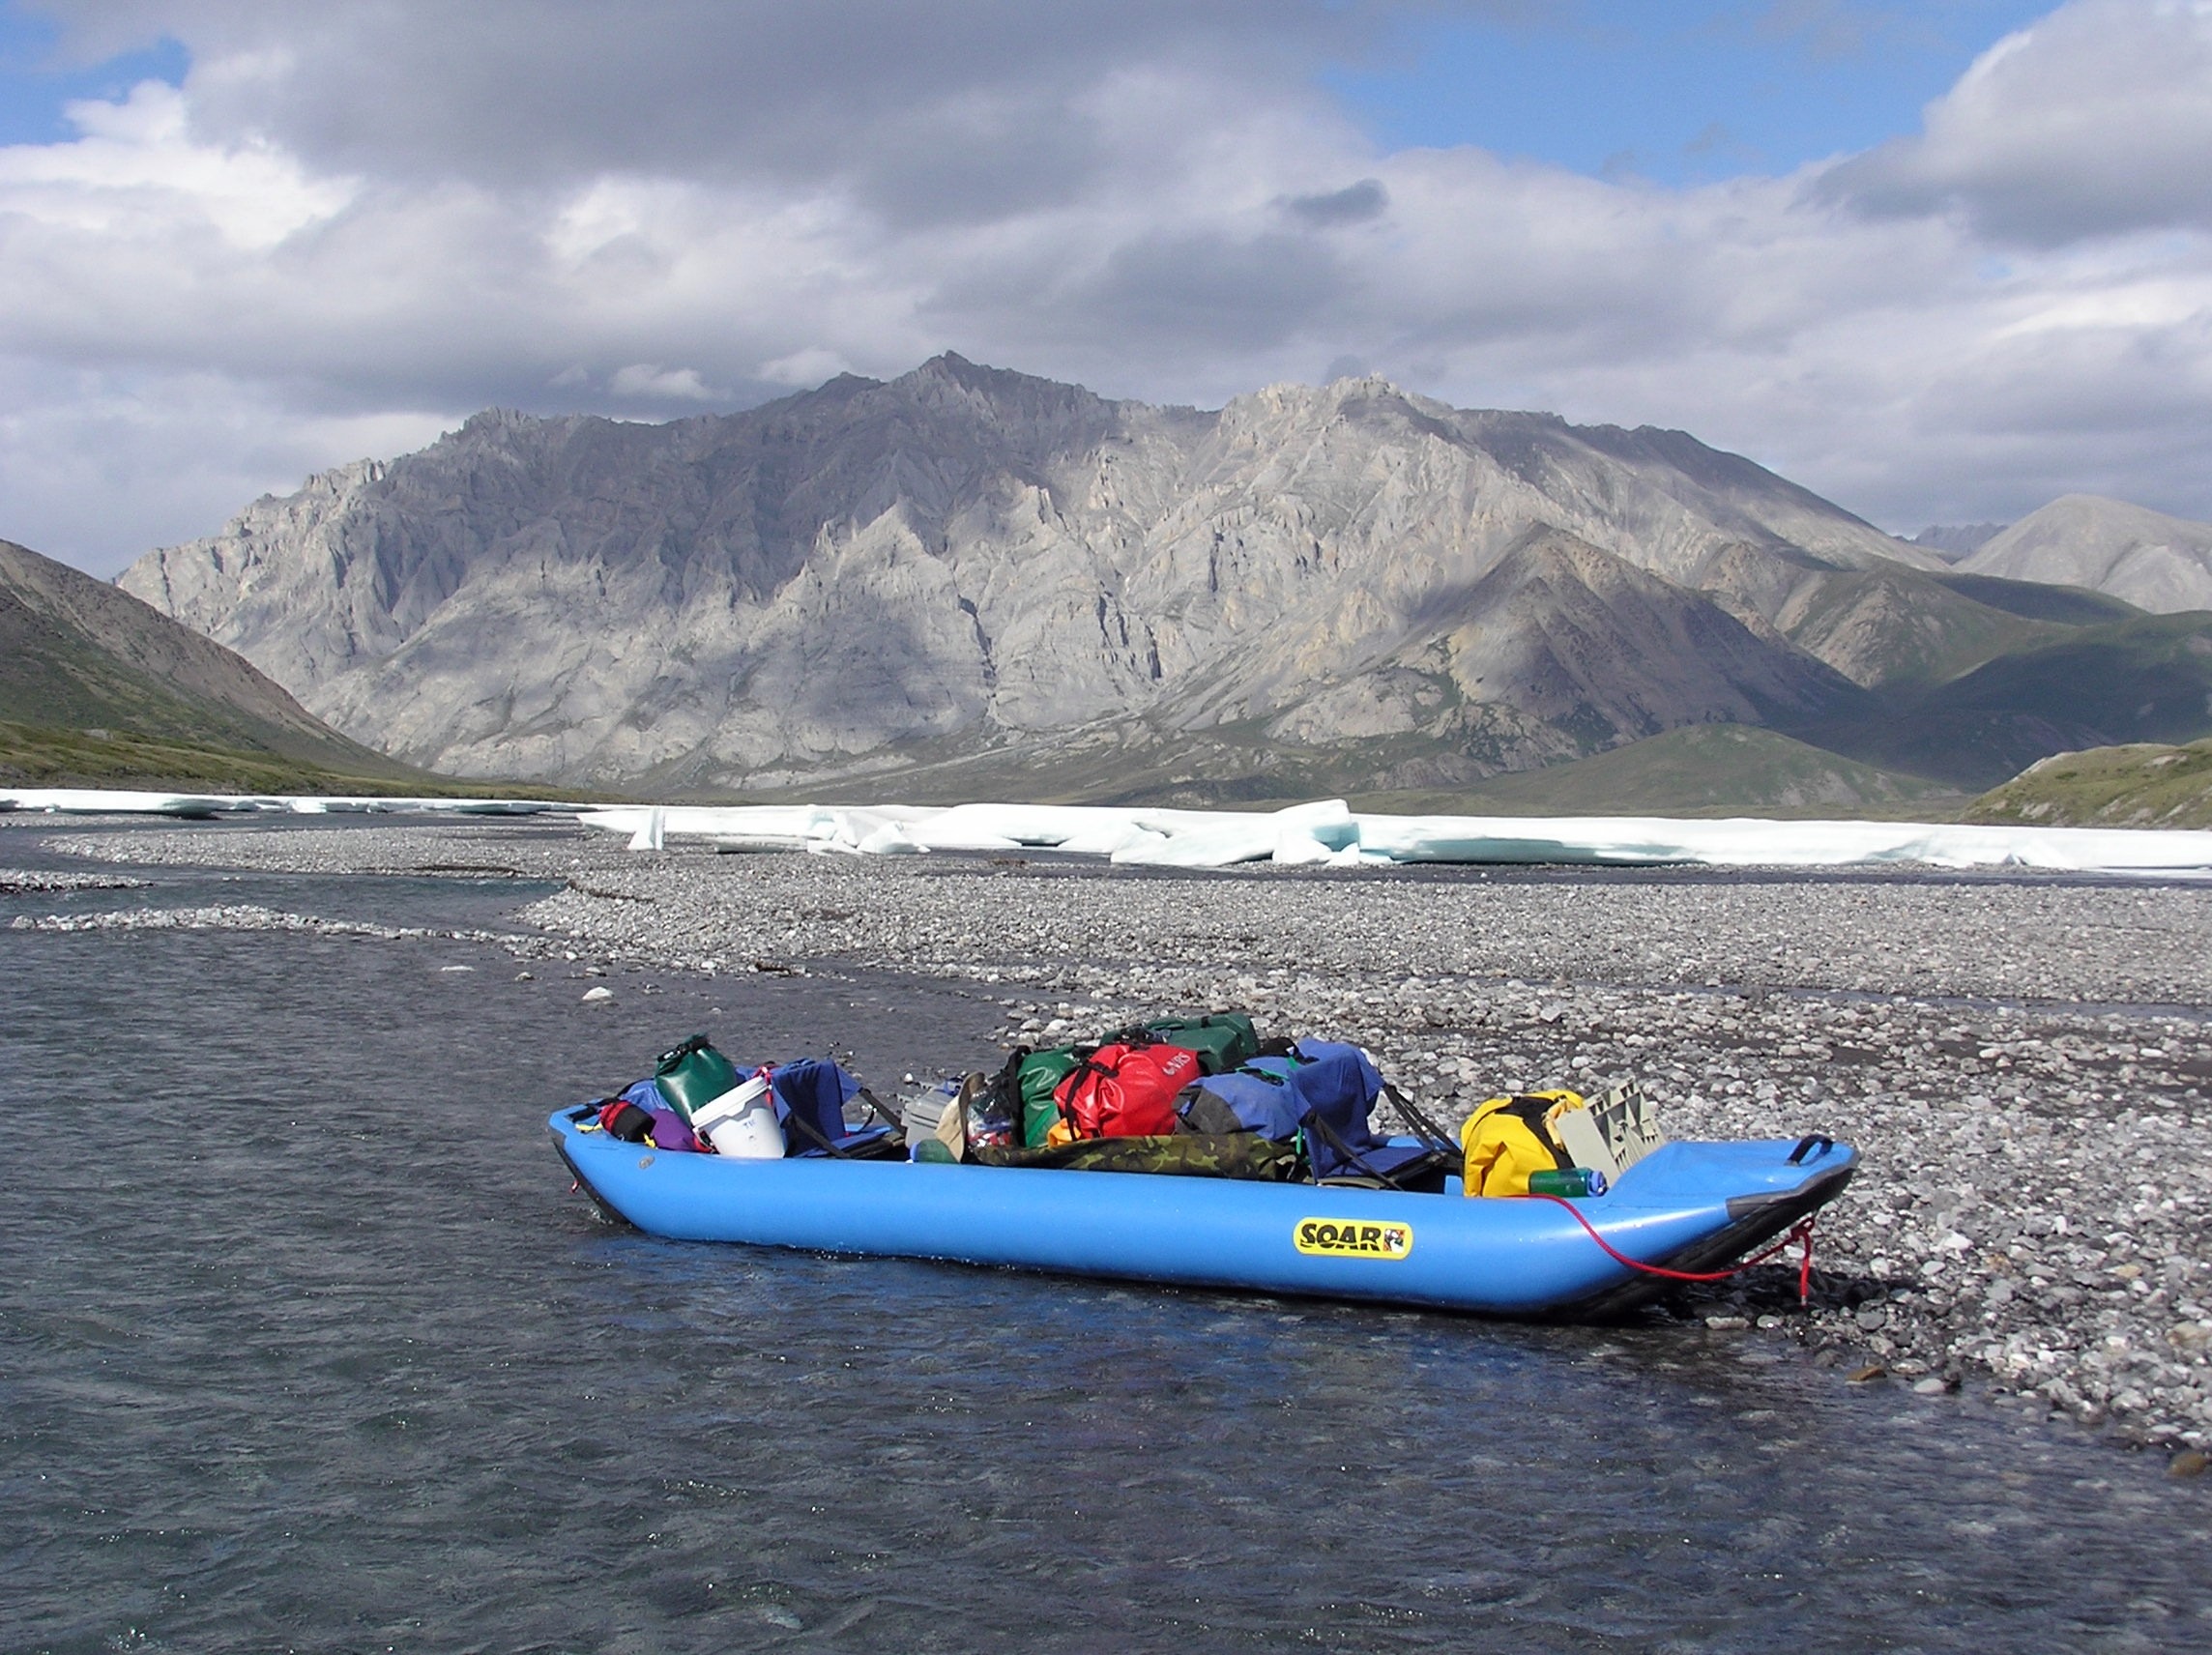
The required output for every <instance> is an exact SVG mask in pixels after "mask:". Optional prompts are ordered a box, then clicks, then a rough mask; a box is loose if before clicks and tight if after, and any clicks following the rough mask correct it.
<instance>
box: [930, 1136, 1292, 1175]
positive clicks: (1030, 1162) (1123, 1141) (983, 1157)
mask: <svg viewBox="0 0 2212 1655" xmlns="http://www.w3.org/2000/svg"><path fill="white" fill-rule="evenodd" d="M968 1158H969V1159H970V1160H971V1161H973V1162H975V1164H976V1165H977V1166H982V1167H1057V1168H1060V1169H1062V1170H1063V1171H1067V1172H1075V1173H1163V1174H1168V1175H1171V1176H1178V1177H1186V1178H1257V1179H1260V1180H1263V1181H1265V1182H1270V1183H1288V1182H1289V1181H1290V1180H1291V1179H1292V1178H1294V1177H1295V1176H1296V1175H1297V1166H1298V1155H1297V1151H1296V1149H1295V1148H1293V1147H1291V1146H1290V1145H1288V1144H1271V1143H1269V1142H1268V1141H1267V1140H1266V1139H1265V1138H1263V1137H1261V1136H1260V1135H1259V1134H1258V1133H1256V1132H1225V1133H1220V1134H1218V1135H1216V1134H1210V1133H1202V1132H1177V1133H1172V1134H1169V1135H1167V1136H1164V1137H1157V1138H1086V1139H1084V1140H1082V1141H1081V1142H1080V1143H1075V1144H1059V1145H1054V1146H1052V1147H1046V1148H1039V1149H995V1148H984V1147H976V1148H974V1149H971V1150H970V1151H969V1152H968Z"/></svg>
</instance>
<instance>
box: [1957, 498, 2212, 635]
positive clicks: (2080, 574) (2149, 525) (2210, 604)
mask: <svg viewBox="0 0 2212 1655" xmlns="http://www.w3.org/2000/svg"><path fill="white" fill-rule="evenodd" d="M1960 568H1962V569H1964V570H1965V572H1966V573H1968V574H1992V575H1998V576H2002V577H2003V578H2005V579H2008V580H2037V581H2046V582H2050V583H2052V584H2055V585H2059V586H2085V587H2088V588H2090V589H2092V590H2094V591H2097V592H2102V593H2106V594H2109V595H2111V596H2113V597H2123V598H2125V599H2127V601H2128V602H2130V603H2133V604H2135V605H2136V606H2137V607H2139V608H2141V609H2148V610H2150V611H2152V612H2153V613H2154V614H2168V615H2170V614H2176V613H2179V612H2181V611H2184V610H2191V609H2212V523H2195V522H2191V521H2190V520H2189V519H2188V518H2186V517H2168V515H2167V514H2166V513H2165V512H2163V511H2153V510H2152V509H2151V508H2149V507H2147V506H2137V505H2134V504H2132V503H2131V502H2128V501H2125V500H2112V499H2109V498H2107V497H2106V496H2104V495H2100V494H2062V495H2060V496H2059V497H2058V498H2057V499H2056V500H2053V501H2052V503H2051V504H2050V505H2048V506H2045V507H2043V508H2040V509H2038V510H2035V511H2030V512H2029V513H2028V514H2027V515H2026V516H2025V517H2023V518H2022V519H2021V520H2020V521H2019V522H2017V523H2015V524H2014V525H2013V526H2012V527H2011V528H2009V529H2007V530H2005V531H2004V533H2002V534H2001V535H1996V536H1994V537H1992V538H1991V539H1990V540H1989V541H1988V542H1987V543H1986V544H1984V545H1983V546H1982V547H1981V549H1980V550H1979V551H1977V552H1975V553H1974V554H1973V556H1971V557H1969V558H1967V559H1966V560H1965V562H1964V563H1962V564H1961V565H1960Z"/></svg>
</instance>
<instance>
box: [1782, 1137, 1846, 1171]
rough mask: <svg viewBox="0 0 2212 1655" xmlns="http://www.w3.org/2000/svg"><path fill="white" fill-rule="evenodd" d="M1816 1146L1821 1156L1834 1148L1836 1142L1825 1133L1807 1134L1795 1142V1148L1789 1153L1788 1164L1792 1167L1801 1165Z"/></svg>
mask: <svg viewBox="0 0 2212 1655" xmlns="http://www.w3.org/2000/svg"><path fill="white" fill-rule="evenodd" d="M1816 1144H1817V1145H1819V1147H1820V1153H1821V1154H1823V1155H1825V1154H1826V1153H1827V1152H1828V1151H1829V1150H1830V1149H1833V1148H1834V1147H1836V1141H1835V1140H1834V1139H1833V1138H1830V1137H1828V1136H1827V1135H1826V1134H1825V1133H1821V1132H1808V1133H1806V1134H1805V1136H1804V1137H1802V1138H1800V1139H1798V1140H1797V1147H1796V1148H1794V1149H1792V1150H1790V1165H1791V1166H1792V1167H1794V1166H1797V1165H1798V1164H1799V1163H1801V1162H1802V1161H1803V1160H1804V1159H1805V1157H1806V1155H1807V1154H1808V1153H1810V1152H1811V1150H1812V1148H1813V1147H1814V1146H1815V1145H1816Z"/></svg>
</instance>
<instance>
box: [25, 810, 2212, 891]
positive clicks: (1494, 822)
mask: <svg viewBox="0 0 2212 1655" xmlns="http://www.w3.org/2000/svg"><path fill="white" fill-rule="evenodd" d="M0 809H15V810H42V811H63V812H72V813H75V812H99V813H135V814H159V815H165V816H201V817H204V816H216V815H232V814H270V813H276V814H294V815H327V814H356V813H365V814H377V815H387V814H399V815H404V814H433V815H501V816H509V815H511V816H529V815H541V814H546V813H549V812H559V813H563V814H573V815H574V816H575V817H576V818H577V819H578V820H579V821H581V822H582V823H584V824H585V826H587V827H596V828H598V829H600V830H602V831H605V832H611V833H620V834H622V835H623V836H625V837H626V839H627V840H628V841H629V844H630V847H631V849H633V850H641V851H645V850H659V849H660V848H662V847H663V846H664V845H665V844H666V843H667V841H668V840H669V839H670V838H671V837H675V838H688V839H706V840H711V841H713V843H714V844H716V845H718V846H719V847H721V848H722V849H724V850H730V851H752V850H758V851H770V850H800V851H817V852H844V853H848V854H851V855H856V856H900V855H910V856H911V855H917V854H919V853H922V852H927V851H971V852H994V851H1004V852H1018V851H1025V850H1050V851H1059V852H1062V853H1063V854H1066V855H1070V856H1085V857H1106V858H1108V859H1110V860H1112V861H1115V862H1121V863H1124V864H1129V865H1134V866H1140V867H1168V868H1218V867H1229V866H1232V865H1234V864H1236V863H1239V862H1272V863H1275V864H1277V865H1296V864H1307V865H1313V866H1328V867H1367V866H1384V865H1389V864H1392V863H1407V862H1576V863H1586V864H1605V865H1612V866H1635V865H1639V864H1656V863H1664V862H1689V863H1698V864H1703V865H1705V866H1710V867H1791V868H1823V867H1867V866H1876V865H1881V864H1888V863H1921V864H1925V865H1928V866H1933V867H1941V868H2002V867H2015V868H2044V869H2050V870H2053V871H2057V872H2070V873H2132V874H2159V875H2168V876H2176V875H2178V876H2182V877H2191V876H2195V877H2203V878H2212V832H2178V831H2161V830H2153V829H2147V828H2126V827H2121V828H2109V827H2108V828H2089V827H1960V826H1944V825H1941V824H1936V823H1925V822H1762V821H1756V820H1734V821H1725V822H1702V821H1688V820H1680V819H1676V818H1671V817H1659V816H1555V817H1535V816H1383V815H1375V814H1371V813H1369V812H1365V811H1357V812H1355V811H1353V810H1351V809H1349V808H1348V807H1347V806H1346V804H1345V802H1344V801H1343V800H1342V799H1334V798H1332V799H1323V800H1319V801H1317V802H1315V803H1311V804H1297V805H1293V806H1291V807H1290V808H1289V809H1286V810H1274V811H1234V810H1153V809H1146V808H1143V807H1135V808H1125V807H1120V806H1104V805H1076V804H957V805H949V806H930V805H901V804H886V805H873V806H859V805H817V804H755V805H691V804H671V805H658V804H655V805H644V804H640V805H622V806H617V807H612V808H594V807H591V806H587V805H574V804H549V803H545V802H541V801H538V800H534V799H484V798H468V799H454V798H310V797H298V796H282V795H265V796H257V797H244V798H242V797H232V796H226V795H215V794H167V793H118V792H106V791H101V790H97V789H89V788H32V789H22V790H18V791H16V792H14V793H8V792H0Z"/></svg>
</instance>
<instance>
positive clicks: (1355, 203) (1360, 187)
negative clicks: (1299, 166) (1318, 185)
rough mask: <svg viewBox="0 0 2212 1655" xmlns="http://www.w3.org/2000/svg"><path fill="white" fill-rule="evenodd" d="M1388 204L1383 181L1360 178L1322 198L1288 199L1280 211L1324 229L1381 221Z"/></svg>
mask: <svg viewBox="0 0 2212 1655" xmlns="http://www.w3.org/2000/svg"><path fill="white" fill-rule="evenodd" d="M1389 205H1390V192H1389V191H1388V190H1387V189H1383V181H1382V180H1381V179H1380V178H1363V179H1361V180H1360V181H1359V182H1358V183H1357V184H1348V185H1346V186H1345V187H1344V188H1343V189H1332V190H1330V191H1328V192H1327V193H1326V194H1324V195H1293V196H1289V197H1287V198H1286V199H1285V200H1284V202H1283V211H1285V212H1286V213H1288V214H1290V215H1291V217H1292V218H1302V219H1304V220H1305V221H1306V222H1307V223H1309V224H1314V225H1318V226H1320V227H1322V228H1324V229H1325V228H1327V227H1328V226H1330V225H1333V224H1363V223H1365V222H1366V221H1367V220H1368V219H1370V218H1381V217H1382V216H1383V213H1384V212H1385V211H1386V210H1387V209H1388V208H1389Z"/></svg>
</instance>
